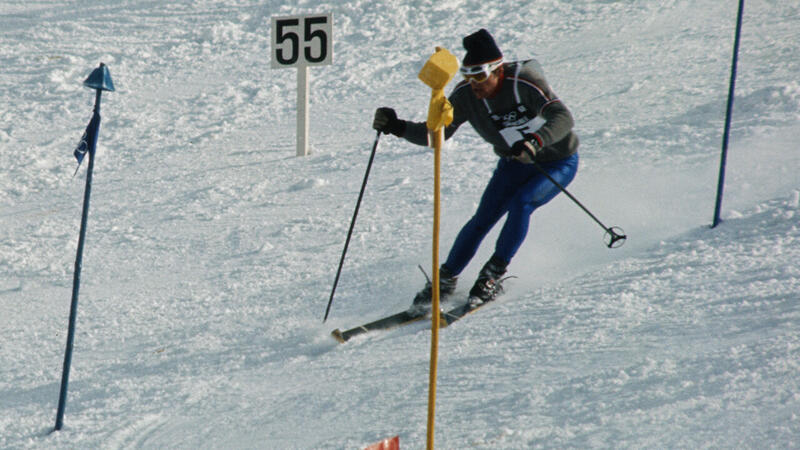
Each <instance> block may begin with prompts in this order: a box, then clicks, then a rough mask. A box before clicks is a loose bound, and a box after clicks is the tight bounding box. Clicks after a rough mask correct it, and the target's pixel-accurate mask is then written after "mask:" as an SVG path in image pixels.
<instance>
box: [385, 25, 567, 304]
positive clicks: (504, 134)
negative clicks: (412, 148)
mask: <svg viewBox="0 0 800 450" xmlns="http://www.w3.org/2000/svg"><path fill="white" fill-rule="evenodd" d="M463 45H464V49H465V50H466V55H465V56H464V59H463V61H462V65H461V68H460V72H461V74H462V75H463V77H464V80H462V81H461V82H460V83H459V84H458V85H457V86H456V87H455V89H454V90H453V92H452V93H451V94H450V96H449V97H448V100H449V101H450V103H451V104H452V105H453V122H452V123H451V124H450V125H448V126H447V127H446V128H445V130H444V134H445V139H448V138H449V137H450V136H452V135H453V133H455V132H456V130H457V129H458V127H459V126H461V124H463V123H464V122H469V123H470V125H472V127H473V128H474V129H475V131H476V132H477V133H478V134H479V135H480V136H481V137H482V138H483V139H484V140H485V141H486V142H488V143H489V144H491V145H492V146H493V147H494V152H495V153H496V154H497V156H499V157H500V159H499V161H498V162H497V167H496V168H495V170H494V173H493V174H492V177H491V178H490V180H489V183H488V185H487V186H486V188H485V190H484V192H483V195H482V197H481V201H480V203H479V205H478V209H477V210H476V211H475V214H474V215H473V216H472V218H471V219H470V220H469V221H468V222H467V223H466V224H465V225H464V226H463V228H462V229H461V231H460V232H459V233H458V235H457V236H456V239H455V242H454V243H453V246H452V248H451V249H450V253H449V255H448V257H447V260H446V261H445V262H444V264H442V265H441V266H440V268H439V294H440V298H441V299H444V298H446V297H447V296H448V295H450V294H452V293H453V292H454V291H455V287H456V282H457V280H458V275H459V274H460V273H461V271H462V270H464V268H465V267H466V266H467V264H468V263H469V262H470V260H471V259H472V257H473V256H475V253H476V252H477V250H478V247H479V246H480V244H481V241H482V240H483V238H484V237H485V236H486V234H487V233H488V232H489V231H490V230H491V228H492V227H493V226H494V225H495V224H496V223H497V221H498V220H500V218H501V217H502V216H503V215H504V214H508V216H507V217H506V220H505V223H504V225H503V228H502V230H501V232H500V235H499V236H498V238H497V242H496V244H495V250H494V254H493V255H492V257H491V258H490V259H489V260H488V261H487V262H486V263H485V264H484V266H483V268H482V269H481V271H480V273H479V275H478V278H477V280H476V281H475V284H474V285H473V286H472V289H470V292H469V297H470V299H469V302H470V303H471V304H472V305H473V306H477V305H480V304H482V303H484V302H488V301H491V300H493V299H494V298H495V296H496V295H497V294H498V293H499V291H500V289H501V287H500V285H499V281H500V279H501V277H502V276H503V274H505V272H506V267H507V266H508V264H509V262H510V261H511V259H512V258H513V257H514V254H515V253H516V252H517V250H518V249H519V247H520V246H521V245H522V242H523V241H524V240H525V236H526V235H527V233H528V224H529V222H530V215H531V213H533V211H534V210H536V209H537V208H538V207H540V206H542V205H544V204H545V203H547V202H549V201H550V200H551V199H552V198H553V197H555V196H556V195H557V194H558V193H559V192H560V189H559V188H558V186H556V185H555V184H553V183H552V182H551V181H550V180H548V179H547V178H546V177H545V176H544V175H542V174H541V173H540V172H539V170H537V168H536V167H534V164H536V165H538V166H539V167H540V168H542V169H544V170H545V171H546V172H547V173H548V174H549V175H550V176H551V177H552V178H553V179H555V180H556V181H557V182H559V183H560V184H561V185H562V186H567V185H568V184H569V183H570V182H571V181H572V179H573V178H574V177H575V173H576V172H577V169H578V153H577V149H578V137H577V135H575V133H574V132H573V131H572V127H573V125H574V121H573V118H572V114H571V113H570V112H569V110H568V109H567V107H566V106H565V105H564V104H563V103H562V102H561V101H560V100H559V99H558V97H556V95H555V93H554V92H553V91H552V89H550V86H549V85H548V83H547V81H546V80H545V78H544V75H543V72H542V69H541V66H540V65H539V63H538V62H537V61H536V60H534V59H530V60H526V61H514V62H504V61H503V54H502V52H501V51H500V49H499V48H498V46H497V44H496V43H495V40H494V38H493V37H492V35H491V34H490V33H489V32H488V31H487V30H485V29H480V30H479V31H477V32H475V33H473V34H470V35H469V36H466V37H465V38H464V39H463ZM372 126H373V128H374V129H375V130H378V131H380V132H383V133H391V134H393V135H395V136H398V137H401V138H404V139H406V140H408V141H409V142H412V143H414V144H418V145H428V130H427V127H426V125H425V122H410V121H405V120H400V119H398V117H397V113H396V112H395V111H394V110H393V109H392V108H388V107H381V108H378V109H377V110H376V111H375V117H374V121H373V124H372ZM431 295H432V286H431V283H430V282H428V283H426V285H425V287H424V288H423V289H422V290H421V291H419V292H418V293H417V295H416V296H415V297H414V301H413V305H414V306H416V307H430V303H431V301H432V300H431Z"/></svg>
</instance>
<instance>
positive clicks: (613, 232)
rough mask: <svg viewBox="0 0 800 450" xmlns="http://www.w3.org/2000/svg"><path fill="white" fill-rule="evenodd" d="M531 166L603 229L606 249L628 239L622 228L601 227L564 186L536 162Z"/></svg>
mask: <svg viewBox="0 0 800 450" xmlns="http://www.w3.org/2000/svg"><path fill="white" fill-rule="evenodd" d="M533 166H534V167H536V170H538V171H539V172H540V173H541V174H542V175H544V176H545V177H547V179H548V180H550V181H551V182H552V183H553V184H555V185H556V186H557V187H558V188H559V189H561V192H563V193H565V194H567V197H569V198H570V199H571V200H572V201H573V202H575V204H576V205H578V206H580V207H581V209H582V210H583V211H584V212H585V213H586V214H588V215H589V217H591V218H592V219H593V220H594V221H595V222H597V224H598V225H600V227H602V228H603V229H604V230H605V231H606V236H608V242H606V246H607V247H608V248H617V247H621V246H622V244H624V243H625V240H626V239H627V238H628V236H626V235H625V234H624V233H625V232H624V231H623V230H622V228H619V227H607V226H605V225H603V222H600V219H598V218H597V217H595V215H594V214H592V213H591V211H589V210H588V209H587V208H586V207H585V206H583V204H582V203H581V202H579V201H578V199H577V198H575V196H574V195H572V194H570V193H569V191H568V190H567V188H565V187H564V186H562V185H561V183H559V182H558V181H556V180H555V178H553V177H552V176H550V174H549V173H547V171H546V170H544V169H542V167H541V166H540V165H539V164H537V163H536V162H534V163H533Z"/></svg>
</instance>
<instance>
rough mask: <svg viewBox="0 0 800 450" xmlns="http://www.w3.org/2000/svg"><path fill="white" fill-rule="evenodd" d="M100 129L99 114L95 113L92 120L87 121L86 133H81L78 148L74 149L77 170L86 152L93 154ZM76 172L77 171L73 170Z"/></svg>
mask: <svg viewBox="0 0 800 450" xmlns="http://www.w3.org/2000/svg"><path fill="white" fill-rule="evenodd" d="M99 129H100V114H98V113H97V112H96V111H95V113H94V114H93V115H92V120H90V121H89V125H87V126H86V131H84V132H83V136H82V137H81V140H80V142H78V146H77V147H75V152H74V153H73V154H74V155H75V159H77V160H78V168H80V166H81V163H82V162H83V157H84V156H86V153H88V152H94V148H95V144H96V143H97V130H99ZM75 171H76V172H77V169H75Z"/></svg>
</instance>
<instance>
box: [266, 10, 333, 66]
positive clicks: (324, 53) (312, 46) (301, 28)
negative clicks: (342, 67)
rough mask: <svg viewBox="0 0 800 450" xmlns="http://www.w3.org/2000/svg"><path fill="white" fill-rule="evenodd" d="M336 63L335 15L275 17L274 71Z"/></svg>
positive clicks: (273, 27)
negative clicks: (334, 48) (334, 55)
mask: <svg viewBox="0 0 800 450" xmlns="http://www.w3.org/2000/svg"><path fill="white" fill-rule="evenodd" d="M332 62H333V15H332V14H330V13H328V14H314V15H307V16H286V17H273V18H272V68H273V69H279V68H285V67H303V66H322V65H327V64H331V63H332Z"/></svg>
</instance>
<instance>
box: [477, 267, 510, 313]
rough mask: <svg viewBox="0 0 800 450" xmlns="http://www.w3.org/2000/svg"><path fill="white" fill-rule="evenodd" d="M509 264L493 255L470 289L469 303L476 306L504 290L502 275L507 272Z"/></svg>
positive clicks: (490, 299)
mask: <svg viewBox="0 0 800 450" xmlns="http://www.w3.org/2000/svg"><path fill="white" fill-rule="evenodd" d="M507 265H508V264H507V263H505V262H503V261H501V260H499V259H497V258H495V257H494V256H492V258H491V259H489V261H488V262H487V263H486V264H485V265H484V266H483V268H482V269H481V271H480V273H479V274H478V279H477V280H475V284H474V285H473V286H472V289H470V291H469V305H470V307H471V308H476V307H478V306H480V305H482V304H484V303H488V302H490V301H492V300H494V299H495V298H496V297H497V296H498V295H500V294H501V293H502V292H503V286H502V285H501V284H500V281H501V277H502V276H503V274H505V273H506V266H507Z"/></svg>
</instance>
